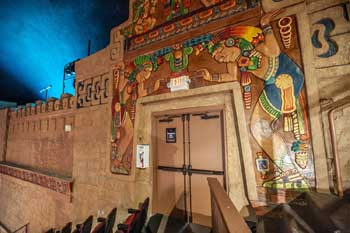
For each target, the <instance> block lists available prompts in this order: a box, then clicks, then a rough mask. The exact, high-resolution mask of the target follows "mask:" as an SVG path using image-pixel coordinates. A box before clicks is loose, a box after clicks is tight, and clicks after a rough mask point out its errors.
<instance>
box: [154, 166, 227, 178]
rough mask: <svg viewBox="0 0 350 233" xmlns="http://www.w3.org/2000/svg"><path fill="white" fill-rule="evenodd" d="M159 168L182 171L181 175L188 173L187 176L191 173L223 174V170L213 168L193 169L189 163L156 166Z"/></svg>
mask: <svg viewBox="0 0 350 233" xmlns="http://www.w3.org/2000/svg"><path fill="white" fill-rule="evenodd" d="M158 169H159V170H163V171H169V172H182V174H183V175H186V174H187V173H188V175H189V176H191V175H192V174H201V175H224V174H225V172H224V171H214V170H204V169H193V168H192V166H191V165H188V167H186V165H183V166H182V167H167V166H158Z"/></svg>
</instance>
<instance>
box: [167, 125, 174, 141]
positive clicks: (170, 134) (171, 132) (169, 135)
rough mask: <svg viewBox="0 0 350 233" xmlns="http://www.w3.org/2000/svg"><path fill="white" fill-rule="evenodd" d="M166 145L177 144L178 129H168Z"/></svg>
mask: <svg viewBox="0 0 350 233" xmlns="http://www.w3.org/2000/svg"><path fill="white" fill-rule="evenodd" d="M166 143H176V128H166Z"/></svg>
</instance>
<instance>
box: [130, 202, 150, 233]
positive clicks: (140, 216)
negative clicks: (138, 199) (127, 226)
mask: <svg viewBox="0 0 350 233" xmlns="http://www.w3.org/2000/svg"><path fill="white" fill-rule="evenodd" d="M148 206H149V198H146V200H145V201H144V202H143V204H142V206H141V208H140V211H139V212H137V213H136V217H135V220H134V222H133V223H132V225H131V230H130V233H140V232H141V230H142V228H143V226H144V225H145V223H146V220H147V212H148Z"/></svg>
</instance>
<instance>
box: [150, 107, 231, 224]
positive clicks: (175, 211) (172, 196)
mask: <svg viewBox="0 0 350 233" xmlns="http://www.w3.org/2000/svg"><path fill="white" fill-rule="evenodd" d="M222 125H223V123H222V113H221V112H220V111H214V112H200V113H192V114H191V113H183V114H175V115H163V116H160V117H157V132H156V137H157V164H156V169H157V170H156V182H155V186H156V187H155V191H156V192H155V199H156V200H155V203H156V205H155V206H156V207H155V208H156V210H155V211H157V212H158V213H162V214H164V215H167V216H170V217H173V218H181V219H184V220H185V221H186V222H193V223H196V224H201V225H205V226H211V204H210V192H209V186H208V182H207V177H216V178H217V179H218V180H219V182H221V184H222V185H223V186H224V187H225V172H224V156H223V155H224V148H223V129H222Z"/></svg>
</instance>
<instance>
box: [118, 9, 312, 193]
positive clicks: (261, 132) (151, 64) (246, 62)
mask: <svg viewBox="0 0 350 233" xmlns="http://www.w3.org/2000/svg"><path fill="white" fill-rule="evenodd" d="M224 6H225V7H221V6H220V5H218V6H217V7H218V8H217V9H218V10H216V11H212V12H211V14H215V13H214V12H217V14H222V12H224V11H226V10H232V11H234V10H235V9H236V8H237V7H238V6H239V5H237V4H236V3H234V4H233V3H230V5H229V4H228V3H225V5H224ZM280 13H281V12H280V11H275V12H272V13H268V14H264V15H262V16H261V18H260V22H259V25H239V26H234V25H233V26H226V27H224V28H222V29H219V30H217V31H215V32H212V33H207V34H204V35H201V36H197V37H194V38H190V39H187V40H185V41H182V42H180V43H178V44H174V45H172V46H169V47H164V48H162V49H160V50H157V51H153V52H151V53H149V54H144V55H141V56H137V57H136V58H131V59H127V60H125V61H124V63H125V67H118V68H116V69H115V84H114V86H115V92H114V94H115V98H114V101H113V106H112V109H113V110H112V114H113V122H114V123H113V130H112V137H113V138H112V148H114V149H112V172H115V173H119V174H129V173H130V169H131V161H132V134H133V122H134V119H135V111H137V110H136V109H135V108H136V101H137V99H138V98H140V97H143V96H149V95H157V94H162V93H167V92H170V89H169V87H168V83H169V81H170V80H171V79H173V78H176V77H180V76H188V77H189V79H190V80H191V83H190V88H198V87H203V86H209V85H215V84H219V83H225V82H239V83H240V84H241V87H242V98H243V101H244V107H245V110H246V116H245V117H246V119H248V122H249V125H248V126H247V127H248V128H249V129H250V134H251V137H250V141H249V142H245V143H250V144H251V148H252V151H253V154H252V156H253V158H254V160H255V161H256V164H253V165H252V166H254V167H255V169H256V179H257V183H258V186H259V187H260V188H261V190H262V193H265V190H276V189H283V190H308V189H310V188H313V187H314V186H315V176H314V167H313V166H314V165H313V154H312V148H311V136H310V128H309V119H308V111H307V108H308V107H307V100H306V87H305V77H304V73H303V68H302V61H301V55H300V48H299V42H298V35H297V28H296V18H295V17H294V16H290V17H283V18H281V17H279V15H280ZM159 30H161V29H159ZM259 190H260V189H259Z"/></svg>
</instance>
